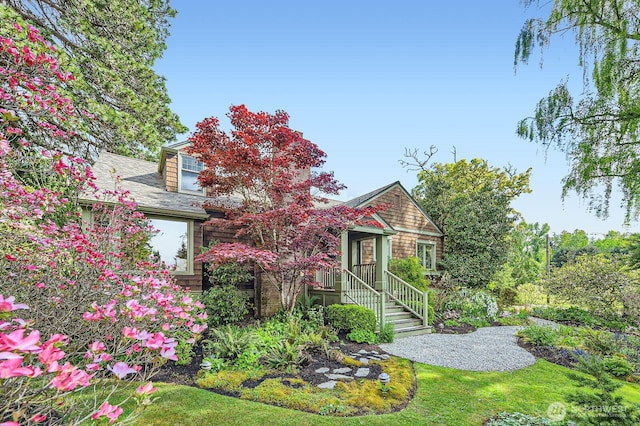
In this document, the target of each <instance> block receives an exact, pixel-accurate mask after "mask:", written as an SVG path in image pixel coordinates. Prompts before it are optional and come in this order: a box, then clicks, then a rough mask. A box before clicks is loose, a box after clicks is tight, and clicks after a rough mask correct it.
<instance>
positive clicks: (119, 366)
mask: <svg viewBox="0 0 640 426" xmlns="http://www.w3.org/2000/svg"><path fill="white" fill-rule="evenodd" d="M107 370H109V371H111V372H112V373H113V374H115V375H116V376H117V377H118V379H121V380H122V379H124V377H125V376H126V375H127V374H131V373H135V372H136V370H135V369H133V368H131V367H129V365H128V364H127V363H126V362H122V361H119V362H116V363H115V364H113V367H111V366H110V365H109V366H107Z"/></svg>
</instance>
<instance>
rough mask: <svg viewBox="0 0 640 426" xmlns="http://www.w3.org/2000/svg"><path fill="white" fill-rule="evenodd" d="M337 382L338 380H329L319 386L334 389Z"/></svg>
mask: <svg viewBox="0 0 640 426" xmlns="http://www.w3.org/2000/svg"><path fill="white" fill-rule="evenodd" d="M336 383H338V382H336V381H335V380H330V381H328V382H324V383H320V384H319V385H318V387H319V388H320V389H333V388H335V387H336Z"/></svg>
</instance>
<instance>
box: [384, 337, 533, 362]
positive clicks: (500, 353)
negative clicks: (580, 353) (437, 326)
mask: <svg viewBox="0 0 640 426" xmlns="http://www.w3.org/2000/svg"><path fill="white" fill-rule="evenodd" d="M521 328H522V327H484V328H479V329H478V330H476V331H474V332H473V333H469V334H425V335H422V336H411V337H403V338H399V339H396V340H395V342H393V343H386V344H382V345H380V348H381V349H382V350H384V351H386V352H388V353H390V354H392V355H396V356H399V357H402V358H407V359H410V360H412V361H417V362H422V363H424V364H431V365H439V366H442V367H450V368H457V369H460V370H470V371H509V370H518V369H520V368H524V367H527V366H529V365H531V364H533V363H534V362H535V361H536V359H535V357H534V356H533V355H531V354H530V353H529V352H527V351H526V350H525V349H522V348H521V347H520V346H518V344H517V338H516V336H515V333H516V332H517V331H518V330H519V329H521Z"/></svg>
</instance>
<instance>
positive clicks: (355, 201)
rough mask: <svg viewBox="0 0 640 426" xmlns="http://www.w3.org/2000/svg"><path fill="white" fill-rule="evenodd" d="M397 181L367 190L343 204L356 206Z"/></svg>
mask: <svg viewBox="0 0 640 426" xmlns="http://www.w3.org/2000/svg"><path fill="white" fill-rule="evenodd" d="M398 183H400V181H396V182H393V183H390V184H389V185H386V186H383V187H382V188H378V189H374V190H373V191H371V192H368V193H366V194H364V195H361V196H359V197H356V198H352V199H351V200H349V201H346V202H345V203H344V205H345V206H347V207H358V206H360V205H362V204H364V203H366V202H367V201H369V200H371V199H372V198H375V197H376V196H377V195H379V194H382V193H383V192H384V191H386V190H387V189H389V188H391V187H392V186H394V185H396V184H398Z"/></svg>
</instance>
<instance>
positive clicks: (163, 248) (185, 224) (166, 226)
mask: <svg viewBox="0 0 640 426" xmlns="http://www.w3.org/2000/svg"><path fill="white" fill-rule="evenodd" d="M150 222H151V225H152V226H153V227H154V228H155V229H157V230H158V231H159V232H158V233H157V234H155V235H154V236H153V237H152V238H151V240H150V241H149V244H150V245H151V248H152V251H153V255H154V256H155V257H156V258H157V259H158V260H160V261H162V262H164V263H165V265H167V266H168V267H169V268H170V269H172V270H173V271H174V273H176V274H191V273H193V267H192V265H193V253H192V247H193V225H192V222H191V221H181V220H171V219H158V218H150Z"/></svg>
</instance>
